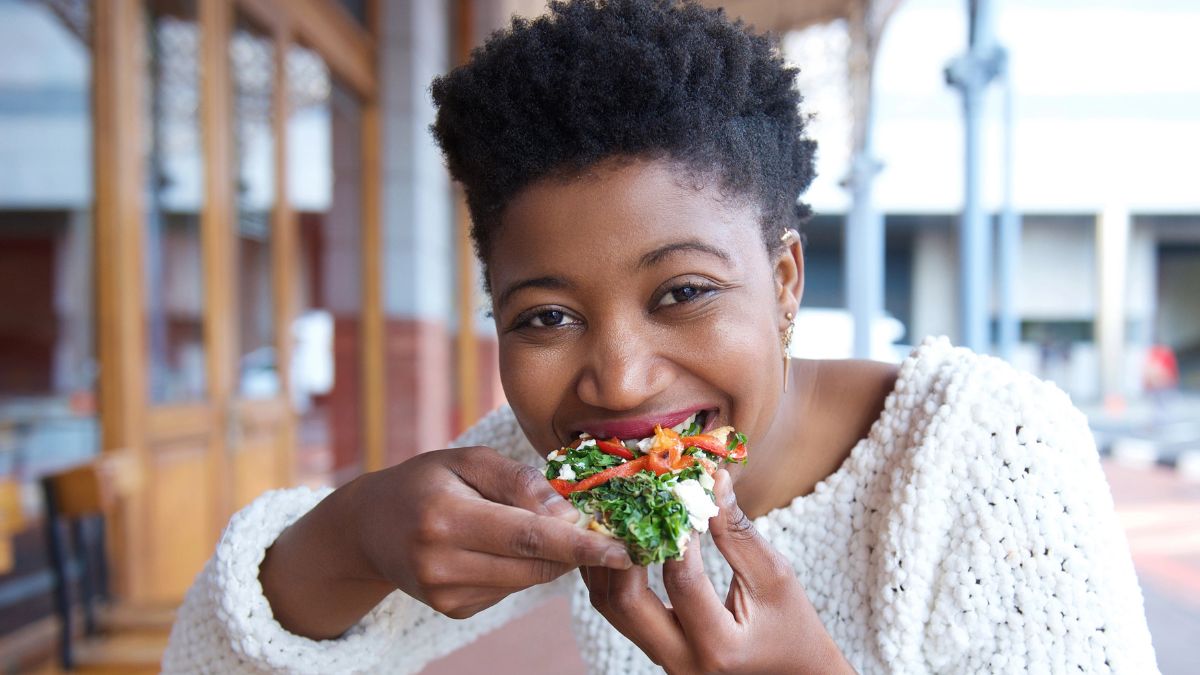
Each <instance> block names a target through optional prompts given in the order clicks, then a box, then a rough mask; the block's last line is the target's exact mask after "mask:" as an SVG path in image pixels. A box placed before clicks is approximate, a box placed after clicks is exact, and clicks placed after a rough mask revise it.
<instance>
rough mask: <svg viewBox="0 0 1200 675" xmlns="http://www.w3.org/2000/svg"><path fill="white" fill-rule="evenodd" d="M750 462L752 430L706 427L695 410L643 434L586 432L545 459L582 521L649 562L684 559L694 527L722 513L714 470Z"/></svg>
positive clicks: (548, 470) (705, 527) (556, 484)
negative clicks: (625, 435)
mask: <svg viewBox="0 0 1200 675" xmlns="http://www.w3.org/2000/svg"><path fill="white" fill-rule="evenodd" d="M745 461H746V437H745V436H743V435H742V434H740V433H738V432H736V431H734V429H733V427H720V428H718V429H714V430H712V431H710V432H707V433H701V426H700V424H698V423H697V422H696V416H695V415H693V416H692V417H690V418H688V419H687V420H685V421H684V422H681V423H680V424H679V425H677V426H676V427H674V428H670V429H663V428H662V426H661V425H659V426H655V428H654V435H653V436H651V437H649V438H643V439H640V440H627V441H621V440H619V439H616V438H610V439H599V438H592V437H591V436H590V435H588V434H586V433H584V434H580V436H579V438H578V439H577V440H575V441H574V442H572V443H571V444H570V445H568V446H566V447H563V448H560V449H558V450H555V451H554V452H551V453H550V454H549V455H548V456H547V457H546V468H545V475H546V479H547V480H549V481H550V485H551V486H552V487H553V488H554V489H555V490H556V491H557V492H558V493H559V494H560V495H562V496H563V497H565V498H567V499H568V500H570V502H571V503H572V504H573V505H574V506H575V508H576V509H578V510H579V513H580V525H581V526H586V527H588V528H589V529H592V530H595V531H597V532H600V533H601V534H605V535H608V536H610V537H613V538H615V539H620V540H623V541H624V542H625V544H626V547H627V549H628V551H629V557H630V559H631V560H633V562H634V563H636V564H638V565H643V566H644V565H651V564H654V563H661V562H664V561H666V560H680V559H682V558H683V554H684V552H685V551H686V550H687V544H688V541H689V540H690V539H691V535H692V532H693V531H696V532H706V531H708V519H709V518H711V517H712V516H715V515H717V511H718V509H717V504H716V500H715V499H714V497H713V492H712V490H713V485H714V481H713V474H714V473H716V471H717V469H718V468H719V467H720V465H721V464H722V463H726V462H736V463H743V462H745Z"/></svg>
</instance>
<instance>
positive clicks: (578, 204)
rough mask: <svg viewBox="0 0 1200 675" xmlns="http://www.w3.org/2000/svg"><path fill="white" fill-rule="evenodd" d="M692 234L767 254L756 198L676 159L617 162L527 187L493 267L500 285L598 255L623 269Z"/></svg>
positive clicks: (507, 220) (514, 205) (509, 217)
mask: <svg viewBox="0 0 1200 675" xmlns="http://www.w3.org/2000/svg"><path fill="white" fill-rule="evenodd" d="M689 239H690V240H699V241H702V242H706V243H708V244H710V245H713V246H716V247H719V248H722V249H724V250H726V251H728V252H729V253H730V254H731V255H734V256H735V257H736V256H740V255H747V254H752V252H753V248H756V249H758V250H760V251H763V257H764V259H765V251H764V250H763V245H762V239H761V235H760V233H759V209H758V207H757V205H756V204H755V203H754V202H753V201H752V200H750V199H742V198H734V197H730V196H728V195H725V194H723V193H722V191H721V190H720V189H719V187H718V186H717V185H716V184H715V183H714V182H713V181H711V180H703V179H701V178H698V177H696V176H695V175H694V174H692V173H691V172H685V171H682V170H680V169H679V168H678V167H677V166H676V165H674V164H672V163H669V162H665V161H627V162H621V163H610V164H605V165H600V166H597V167H594V168H593V169H591V170H589V171H587V172H585V173H582V174H580V175H579V176H577V177H573V178H571V179H568V180H543V181H540V182H538V183H535V184H533V185H531V186H529V187H527V188H525V189H524V190H522V191H521V192H520V193H519V194H518V195H517V196H516V197H515V198H514V199H513V200H512V201H511V202H510V203H509V205H508V206H507V208H506V209H505V212H504V216H503V218H502V219H501V223H500V226H499V228H498V230H497V232H496V234H495V235H494V239H493V245H492V251H491V256H490V259H489V261H488V263H489V273H490V275H491V277H492V279H491V281H492V287H493V288H494V289H496V290H497V291H499V290H500V289H501V288H502V287H503V286H504V284H506V283H510V282H512V281H513V280H515V279H516V278H517V277H522V276H525V275H527V274H530V273H534V272H546V271H549V270H545V269H542V268H544V267H546V266H548V265H550V266H557V263H559V262H560V261H561V262H568V263H569V262H571V261H572V260H575V259H577V258H578V257H579V256H598V257H601V258H602V259H603V261H604V262H606V263H611V264H613V265H614V266H620V267H622V268H624V267H626V266H630V265H636V264H637V262H638V260H639V259H640V258H641V257H642V255H643V254H644V253H645V252H646V251H651V250H654V249H656V248H658V247H660V246H663V245H666V244H670V243H673V242H677V241H682V240H689ZM747 249H749V250H747Z"/></svg>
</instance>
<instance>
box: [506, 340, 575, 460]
mask: <svg viewBox="0 0 1200 675" xmlns="http://www.w3.org/2000/svg"><path fill="white" fill-rule="evenodd" d="M499 346H500V384H501V386H503V387H504V396H505V398H506V399H507V400H508V404H509V405H510V406H511V407H512V409H513V414H514V415H515V416H516V418H517V421H518V422H519V423H520V424H521V427H522V428H523V429H524V430H525V434H526V435H527V436H529V438H530V441H531V442H533V443H534V444H535V446H536V447H540V445H545V444H547V443H549V444H551V445H552V444H554V442H555V439H554V438H553V436H552V432H551V431H550V429H551V421H552V420H553V418H554V411H555V409H556V407H557V406H558V403H559V401H560V400H561V399H562V397H563V395H564V392H566V391H567V390H568V389H569V387H570V378H571V373H573V372H574V370H573V369H572V368H571V367H569V366H570V365H571V362H572V358H573V357H572V356H571V354H570V353H569V350H567V349H565V348H549V349H548V348H545V347H541V346H539V347H534V346H531V345H527V344H523V343H521V342H520V340H519V339H511V338H502V339H501V340H500V345H499ZM543 436H545V437H543Z"/></svg>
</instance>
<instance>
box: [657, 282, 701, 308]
mask: <svg viewBox="0 0 1200 675" xmlns="http://www.w3.org/2000/svg"><path fill="white" fill-rule="evenodd" d="M708 290H709V289H708V288H707V287H704V286H701V285H699V284H683V285H680V286H676V287H675V288H672V289H671V290H669V291H667V292H666V293H664V294H663V296H662V298H661V299H659V301H658V306H659V307H666V306H668V305H677V304H680V303H684V302H691V301H692V300H695V299H696V298H699V297H700V296H702V295H704V293H705V292H706V291H708Z"/></svg>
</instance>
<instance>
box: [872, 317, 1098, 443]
mask: <svg viewBox="0 0 1200 675" xmlns="http://www.w3.org/2000/svg"><path fill="white" fill-rule="evenodd" d="M894 395H895V397H896V399H897V400H896V401H895V402H894V403H893V405H896V406H899V407H902V408H906V409H919V410H920V411H922V412H924V413H925V414H926V416H928V417H929V418H931V420H930V421H931V422H934V421H936V422H937V423H938V424H937V425H935V426H936V427H942V426H948V427H950V429H949V431H951V432H957V433H959V434H960V435H962V436H963V437H964V440H980V439H983V438H989V439H990V438H995V437H998V436H1002V435H1004V436H1010V435H1011V436H1020V437H1021V440H1022V442H1023V443H1025V442H1029V441H1032V440H1037V441H1038V442H1039V443H1040V444H1043V445H1046V444H1048V445H1052V446H1054V447H1058V448H1062V449H1078V446H1079V445H1080V444H1081V442H1083V445H1087V444H1088V443H1087V442H1088V441H1090V440H1091V434H1090V433H1088V426H1087V419H1086V417H1084V415H1083V413H1081V412H1080V411H1079V410H1078V409H1077V408H1076V407H1075V406H1074V405H1073V404H1072V403H1071V400H1070V398H1069V397H1068V396H1067V394H1066V393H1064V392H1063V391H1062V390H1061V389H1059V388H1058V387H1057V386H1055V385H1054V384H1053V383H1051V382H1045V381H1042V380H1039V379H1038V378H1036V377H1034V376H1032V375H1030V374H1028V373H1024V372H1021V371H1018V370H1017V369H1016V368H1014V367H1012V366H1011V365H1009V364H1008V363H1006V362H1005V361H1003V360H1001V359H998V358H995V357H992V356H986V355H981V354H977V353H975V352H972V351H971V350H969V349H965V348H962V347H954V346H953V345H951V344H950V342H949V340H947V339H946V338H929V339H927V340H925V341H924V342H923V343H922V344H921V345H920V346H918V347H917V348H916V349H914V350H913V352H912V354H911V355H910V356H909V358H908V359H907V360H905V362H904V363H903V364H901V366H900V374H899V376H898V378H897V381H896V387H895V392H894ZM984 445H990V444H986V443H985V444H984ZM985 449H986V448H985Z"/></svg>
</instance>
